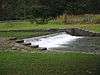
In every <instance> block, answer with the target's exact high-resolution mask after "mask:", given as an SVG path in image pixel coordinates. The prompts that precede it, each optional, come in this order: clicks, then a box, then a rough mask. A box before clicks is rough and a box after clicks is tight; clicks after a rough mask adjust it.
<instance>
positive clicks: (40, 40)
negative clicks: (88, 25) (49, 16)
mask: <svg viewBox="0 0 100 75" xmlns="http://www.w3.org/2000/svg"><path fill="white" fill-rule="evenodd" d="M24 42H25V43H31V44H32V45H39V47H45V48H47V49H48V50H64V51H83V52H99V50H100V37H77V36H71V35H69V34H66V33H65V32H62V33H56V34H51V35H46V36H41V37H34V38H28V39H24Z"/></svg>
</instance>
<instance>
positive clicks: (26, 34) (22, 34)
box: [0, 31, 49, 39]
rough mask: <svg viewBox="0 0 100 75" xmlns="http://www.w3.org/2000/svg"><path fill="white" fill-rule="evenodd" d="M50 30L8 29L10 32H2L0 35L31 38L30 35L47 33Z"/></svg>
mask: <svg viewBox="0 0 100 75" xmlns="http://www.w3.org/2000/svg"><path fill="white" fill-rule="evenodd" d="M47 34H49V32H32V31H19V32H16V31H8V32H6V31H5V32H0V37H16V38H19V39H21V38H29V37H33V36H34V37H36V36H42V35H47Z"/></svg>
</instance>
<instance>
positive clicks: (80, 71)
mask: <svg viewBox="0 0 100 75" xmlns="http://www.w3.org/2000/svg"><path fill="white" fill-rule="evenodd" d="M73 27H74V28H82V29H87V30H90V31H95V32H100V24H67V25H65V24H59V23H53V22H50V23H48V24H43V25H38V24H31V23H30V22H9V23H8V22H5V23H0V30H32V29H50V28H55V29H61V28H73ZM44 34H48V33H47V32H32V31H28V32H23V31H21V32H16V31H14V32H12V31H8V32H0V37H17V38H26V37H32V36H39V35H44ZM99 59H100V55H95V54H83V53H60V52H59V53H55V52H54V53H49V52H47V53H42V52H41V53H40V52H35V53H29V52H28V53H21V52H3V51H1V52H0V75H97V74H98V71H99V70H100V60H99Z"/></svg>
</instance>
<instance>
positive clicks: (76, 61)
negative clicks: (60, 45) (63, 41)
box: [0, 52, 99, 75]
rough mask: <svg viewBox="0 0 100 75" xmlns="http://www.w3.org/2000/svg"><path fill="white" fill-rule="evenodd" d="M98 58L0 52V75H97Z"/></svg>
mask: <svg viewBox="0 0 100 75" xmlns="http://www.w3.org/2000/svg"><path fill="white" fill-rule="evenodd" d="M97 57H99V56H98V55H92V54H82V53H19V52H0V75H97V74H96V71H99V67H98V65H99V60H98V59H96V58H97ZM97 62H98V63H97Z"/></svg>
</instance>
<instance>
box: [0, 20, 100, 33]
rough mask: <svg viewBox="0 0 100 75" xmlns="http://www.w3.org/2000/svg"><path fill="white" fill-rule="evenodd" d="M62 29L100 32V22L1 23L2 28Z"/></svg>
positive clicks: (0, 28) (0, 27)
mask: <svg viewBox="0 0 100 75" xmlns="http://www.w3.org/2000/svg"><path fill="white" fill-rule="evenodd" d="M51 28H54V29H62V28H82V29H87V30H90V31H95V32H100V24H63V23H56V22H49V23H48V24H32V23H30V22H5V23H0V30H32V29H51Z"/></svg>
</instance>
